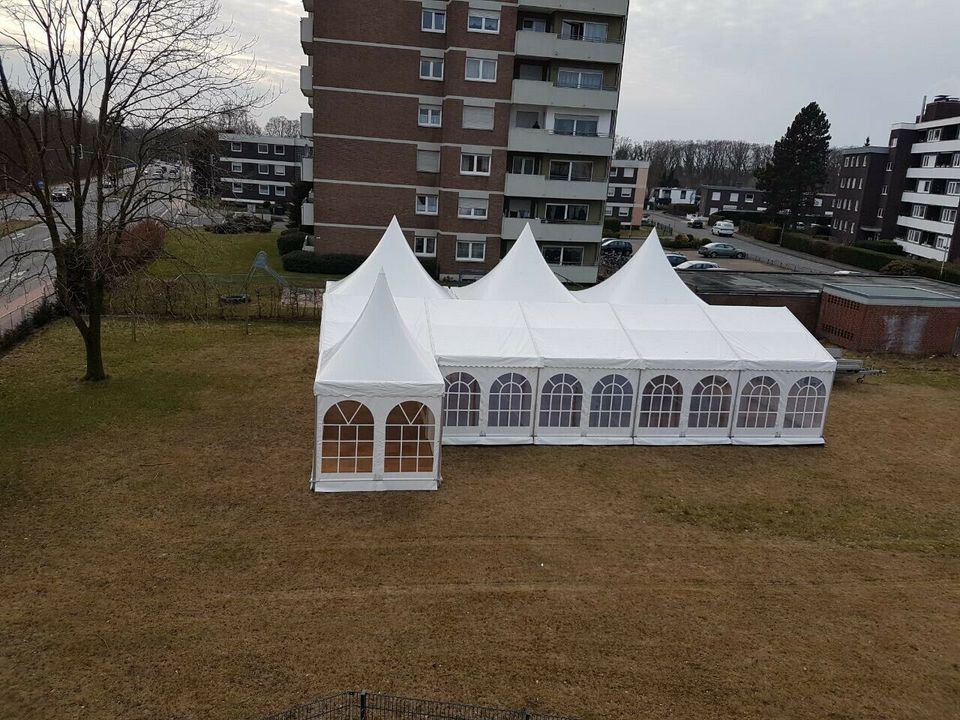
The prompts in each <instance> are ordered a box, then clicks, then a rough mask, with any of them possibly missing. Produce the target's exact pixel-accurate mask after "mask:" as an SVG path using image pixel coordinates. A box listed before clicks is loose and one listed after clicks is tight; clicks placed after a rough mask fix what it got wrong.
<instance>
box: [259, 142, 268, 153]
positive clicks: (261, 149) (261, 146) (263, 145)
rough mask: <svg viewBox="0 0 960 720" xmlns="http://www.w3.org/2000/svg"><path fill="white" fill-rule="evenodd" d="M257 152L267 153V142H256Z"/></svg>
mask: <svg viewBox="0 0 960 720" xmlns="http://www.w3.org/2000/svg"><path fill="white" fill-rule="evenodd" d="M257 153H258V154H259V155H269V154H270V146H269V145H267V143H257Z"/></svg>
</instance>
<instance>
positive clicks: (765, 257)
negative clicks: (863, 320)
mask: <svg viewBox="0 0 960 720" xmlns="http://www.w3.org/2000/svg"><path fill="white" fill-rule="evenodd" d="M651 214H652V215H653V219H654V220H656V221H657V222H658V223H661V224H664V225H670V226H671V227H672V228H673V229H674V230H675V231H676V232H681V233H683V234H685V235H693V236H694V237H699V238H709V239H710V240H711V241H712V242H728V240H727V238H718V237H713V236H712V235H711V233H710V229H709V228H704V229H703V230H695V229H693V228H688V227H687V221H686V220H684V219H683V218H676V217H673V216H672V215H664V214H663V213H658V212H655V213H651ZM733 240H734V242H733V244H735V245H736V246H737V247H738V248H740V249H742V250H743V251H744V252H746V253H747V257H749V258H750V259H751V260H757V261H759V262H762V263H766V264H767V265H773V266H774V267H777V268H782V269H784V270H790V271H791V272H801V273H831V274H832V273H835V272H837V270H848V271H853V272H857V273H862V274H865V275H867V274H873V273H870V272H869V271H868V270H864V269H863V268H858V267H853V266H852V265H844V264H843V263H838V262H834V261H833V260H827V259H825V258H818V257H814V256H812V255H805V254H804V253H801V252H797V251H796V250H788V249H786V248H782V247H780V246H778V245H771V244H770V243H765V242H763V241H761V240H755V239H753V238H751V237H747V236H746V235H741V234H739V233H737V234H736V235H734V236H733Z"/></svg>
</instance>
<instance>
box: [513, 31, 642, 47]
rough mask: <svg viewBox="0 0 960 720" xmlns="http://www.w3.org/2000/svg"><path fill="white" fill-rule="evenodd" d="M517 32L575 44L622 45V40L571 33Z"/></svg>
mask: <svg viewBox="0 0 960 720" xmlns="http://www.w3.org/2000/svg"><path fill="white" fill-rule="evenodd" d="M517 32H532V33H540V34H541V35H553V36H554V37H555V38H557V39H558V40H574V41H576V42H590V43H608V44H610V45H623V38H614V37H610V36H606V37H587V36H586V35H576V34H571V33H564V32H558V33H548V32H547V31H546V30H532V29H530V28H517Z"/></svg>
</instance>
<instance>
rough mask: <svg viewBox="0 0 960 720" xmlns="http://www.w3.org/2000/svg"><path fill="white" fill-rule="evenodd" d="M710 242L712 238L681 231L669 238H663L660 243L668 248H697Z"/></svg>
mask: <svg viewBox="0 0 960 720" xmlns="http://www.w3.org/2000/svg"><path fill="white" fill-rule="evenodd" d="M709 242H710V240H708V239H707V238H698V237H694V236H693V235H684V234H682V233H680V234H678V235H675V236H674V237H673V238H671V239H669V240H663V239H661V241H660V244H661V245H663V247H665V248H666V249H667V250H697V249H699V248H701V247H703V246H704V245H706V244H707V243H709Z"/></svg>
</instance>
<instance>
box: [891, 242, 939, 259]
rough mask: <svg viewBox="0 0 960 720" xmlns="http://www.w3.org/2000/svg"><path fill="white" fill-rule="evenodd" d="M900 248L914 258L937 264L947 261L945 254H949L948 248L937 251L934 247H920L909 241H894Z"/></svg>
mask: <svg viewBox="0 0 960 720" xmlns="http://www.w3.org/2000/svg"><path fill="white" fill-rule="evenodd" d="M894 242H896V243H897V245H899V246H900V247H902V248H903V249H904V251H905V252H907V253H909V254H910V255H915V256H916V257H921V258H925V259H927V260H935V261H937V262H944V261H945V260H946V259H947V254H948V253H949V251H950V250H949V248H947V249H944V250H938V249H937V248H935V247H932V246H930V245H921V244H920V243H914V242H910V241H909V240H895V241H894Z"/></svg>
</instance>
